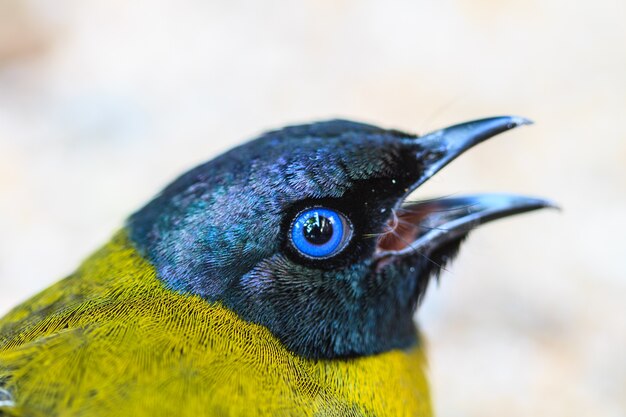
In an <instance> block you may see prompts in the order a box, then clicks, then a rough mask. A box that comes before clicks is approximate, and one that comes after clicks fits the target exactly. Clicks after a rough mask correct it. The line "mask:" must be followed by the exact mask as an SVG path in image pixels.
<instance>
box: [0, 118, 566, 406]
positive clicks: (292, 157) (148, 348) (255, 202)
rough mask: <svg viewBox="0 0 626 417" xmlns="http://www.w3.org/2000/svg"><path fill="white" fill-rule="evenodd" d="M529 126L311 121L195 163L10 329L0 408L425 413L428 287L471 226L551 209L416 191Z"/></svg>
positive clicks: (509, 121) (24, 309)
mask: <svg viewBox="0 0 626 417" xmlns="http://www.w3.org/2000/svg"><path fill="white" fill-rule="evenodd" d="M529 123H530V121H528V120H527V119H524V118H521V117H516V116H498V117H490V118H484V119H479V120H474V121H470V122H465V123H461V124H457V125H454V126H450V127H446V128H443V129H440V130H437V131H434V132H432V133H429V134H425V135H423V136H419V135H416V134H412V133H405V132H403V131H400V130H395V129H386V128H381V127H377V126H374V125H371V124H367V123H361V122H355V121H349V120H341V119H336V120H328V121H320V122H314V123H309V124H301V125H293V126H287V127H284V128H282V129H279V130H274V131H269V132H267V133H264V134H262V135H260V136H259V137H257V138H256V139H254V140H251V141H249V142H247V143H244V144H242V145H240V146H238V147H235V148H233V149H231V150H229V151H227V152H225V153H223V154H222V155H220V156H218V157H216V158H214V159H212V160H210V161H209V162H206V163H204V164H202V165H199V166H197V167H195V168H193V169H191V170H190V171H188V172H186V173H184V174H183V175H181V176H180V177H179V178H177V179H176V180H174V181H173V182H172V183H171V184H170V185H168V186H167V187H165V188H164V189H163V190H162V191H161V192H160V193H159V194H158V195H157V196H156V197H155V198H154V199H152V200H151V201H150V202H149V203H147V204H146V205H145V206H143V207H142V208H140V209H139V210H138V211H136V212H135V213H133V214H132V215H130V216H129V217H128V220H127V221H126V222H125V223H124V225H123V227H122V228H121V229H120V230H119V231H117V232H115V233H114V234H113V237H112V238H111V239H110V241H108V242H107V243H106V244H104V245H103V246H102V247H101V248H100V249H98V250H97V251H96V252H95V253H94V254H93V255H91V256H90V257H88V258H87V259H86V260H85V261H84V262H83V263H82V264H81V265H80V266H79V267H78V268H77V269H76V271H75V272H74V273H72V274H71V275H69V276H68V277H66V278H65V279H62V280H61V281H59V282H57V283H56V284H53V285H52V286H50V287H49V288H47V289H44V290H43V291H42V292H40V293H39V294H37V295H35V296H33V297H32V298H30V299H29V300H27V301H25V302H24V303H22V304H21V305H18V306H17V307H15V308H13V310H11V311H10V312H9V313H8V314H7V315H6V316H4V317H3V318H2V319H0V415H2V416H15V417H18V416H20V417H21V416H34V417H37V416H94V417H97V416H133V417H141V416H211V417H213V416H250V417H254V416H371V417H373V416H375V417H385V416H394V417H398V416H419V417H428V416H431V415H432V412H433V411H432V405H431V400H430V392H429V385H428V380H427V374H426V352H425V341H424V338H423V336H422V334H421V333H420V332H419V328H418V326H417V324H416V323H415V322H414V319H413V317H414V313H415V311H416V309H418V308H419V306H420V305H421V302H422V299H423V297H424V293H425V291H426V289H427V288H428V284H429V282H430V281H432V280H434V279H437V278H438V277H439V275H440V274H441V272H442V271H443V270H445V268H446V265H447V264H448V263H449V262H450V261H451V260H452V259H453V258H454V257H455V256H456V255H457V253H458V251H459V247H460V245H461V243H462V242H463V241H464V240H465V238H466V237H467V236H468V234H469V233H470V232H471V231H472V230H473V229H474V228H476V227H477V226H479V225H481V224H484V223H486V222H489V221H491V220H495V219H499V218H502V217H506V216H510V215H513V214H518V213H523V212H528V211H532V210H537V209H541V208H549V207H555V204H554V203H552V202H551V201H549V200H546V199H542V198H535V197H527V196H521V195H514V194H468V195H453V196H448V197H437V198H432V199H427V200H426V199H425V200H413V199H412V197H409V196H410V194H412V192H413V191H415V190H416V189H418V188H419V187H420V186H421V185H422V184H423V183H424V182H426V181H427V180H428V179H430V178H431V177H432V176H433V175H435V174H436V173H437V172H438V171H439V170H441V169H442V168H443V167H444V166H446V165H447V164H448V163H449V162H451V161H452V160H454V159H455V158H456V157H458V156H459V155H461V154H462V153H464V152H465V151H466V150H468V149H470V148H473V147H474V146H475V145H477V144H479V143H481V142H483V141H485V140H487V139H489V138H491V137H493V136H496V135H498V134H500V133H503V132H505V131H508V130H510V129H513V128H515V127H518V126H522V125H527V124H529Z"/></svg>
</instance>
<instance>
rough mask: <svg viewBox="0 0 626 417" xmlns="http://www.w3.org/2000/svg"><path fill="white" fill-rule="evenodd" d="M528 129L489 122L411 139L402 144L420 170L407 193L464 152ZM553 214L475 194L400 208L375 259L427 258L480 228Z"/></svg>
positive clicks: (541, 203)
mask: <svg viewBox="0 0 626 417" xmlns="http://www.w3.org/2000/svg"><path fill="white" fill-rule="evenodd" d="M527 124H531V122H530V121H529V120H527V119H523V118H521V117H514V116H502V117H493V118H488V119H481V120H475V121H472V122H467V123H462V124H459V125H455V126H452V127H448V128H445V129H441V130H438V131H436V132H433V133H430V134H428V135H425V136H421V137H418V138H415V139H406V143H407V145H409V146H410V147H411V150H412V152H415V157H416V158H417V162H418V163H419V164H421V166H422V170H421V171H420V172H421V174H420V176H419V178H418V179H417V181H415V183H414V184H413V186H412V187H411V188H410V189H409V191H412V190H414V189H416V188H417V187H419V186H420V185H421V184H423V183H424V182H425V181H427V180H428V179H429V178H430V177H432V176H433V175H434V174H435V173H437V172H438V171H439V170H440V169H442V168H443V167H444V166H446V165H447V164H448V163H449V162H450V161H452V160H453V159H455V158H456V157H457V156H459V155H461V154H462V153H463V152H465V151H466V150H468V149H470V148H472V147H473V146H475V145H477V144H478V143H481V142H483V141H485V140H487V139H489V138H491V137H493V136H495V135H497V134H499V133H502V132H505V131H507V130H510V129H513V128H515V127H518V126H522V125H527ZM545 207H551V208H558V207H557V206H556V205H555V204H554V203H552V202H550V201H548V200H544V199H540V198H533V197H525V196H519V195H510V194H479V195H469V196H463V197H452V198H440V199H434V200H428V201H422V202H417V203H408V204H404V205H403V206H402V207H401V208H398V209H397V210H396V212H395V218H394V219H392V221H390V223H389V224H388V226H387V227H388V230H387V231H388V232H391V233H387V234H386V235H385V237H383V238H382V239H381V240H380V241H379V245H378V252H379V256H388V255H402V254H409V253H414V252H415V251H419V252H420V253H423V254H424V253H429V252H431V251H432V250H434V249H436V248H438V247H440V246H442V245H444V244H445V243H447V242H450V241H452V240H455V239H459V238H461V237H463V236H465V235H466V234H467V233H468V232H470V231H471V230H472V229H473V228H475V227H477V226H478V225H481V224H484V223H486V222H489V221H492V220H496V219H499V218H502V217H506V216H511V215H514V214H519V213H524V212H528V211H532V210H537V209H540V208H545Z"/></svg>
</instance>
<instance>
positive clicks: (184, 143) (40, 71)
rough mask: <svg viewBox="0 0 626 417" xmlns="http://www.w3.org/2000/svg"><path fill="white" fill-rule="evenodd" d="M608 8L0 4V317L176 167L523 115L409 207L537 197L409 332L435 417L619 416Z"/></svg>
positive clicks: (622, 257) (521, 3)
mask: <svg viewBox="0 0 626 417" xmlns="http://www.w3.org/2000/svg"><path fill="white" fill-rule="evenodd" d="M625 22H626V2H624V1H623V0H595V1H582V2H572V1H568V0H546V1H540V0H512V1H501V0H474V1H471V0H437V1H435V0H431V1H409V0H406V1H384V2H383V1H372V0H365V1H364V0H334V1H329V0H323V1H322V0H316V1H314V0H306V1H298V2H287V1H264V2H258V1H257V2H253V1H239V0H235V1H228V2H227V1H201V0H183V1H174V0H149V1H148V0H137V1H133V2H128V1H121V0H106V1H89V2H85V1H79V0H58V1H54V2H49V1H37V0H0V313H3V312H6V311H7V310H8V309H9V308H10V307H12V306H13V305H15V304H16V303H17V302H19V301H21V300H23V299H25V298H26V297H27V296H29V295H31V294H33V293H34V292H35V291H38V290H39V289H41V288H44V287H45V286H47V285H48V284H50V283H52V282H54V281H56V280H57V279H59V278H60V277H62V276H64V275H66V274H68V273H70V272H71V271H72V270H73V269H74V268H75V267H76V265H77V264H78V262H79V261H80V260H81V259H82V258H84V257H85V256H86V255H88V254H89V253H90V252H91V251H93V250H94V249H96V248H97V247H98V246H99V245H100V244H102V243H103V242H105V241H106V240H107V238H108V237H109V236H110V235H111V234H112V233H113V232H114V231H115V230H116V229H117V228H119V227H120V225H121V224H122V222H123V221H124V218H125V217H126V216H127V215H128V214H129V213H130V212H131V211H133V210H134V209H136V208H138V207H139V206H140V205H141V204H142V203H144V202H146V200H147V199H148V198H150V197H151V196H152V195H153V194H155V193H156V192H157V191H158V190H159V189H160V188H161V187H163V186H164V185H165V184H166V183H167V182H168V181H169V180H171V179H172V178H173V177H174V176H175V175H177V174H179V173H181V172H182V171H183V170H185V169H187V168H189V167H191V166H193V165H194V164H197V163H200V162H202V161H205V160H207V159H209V158H211V157H213V156H215V155H216V154H217V153H218V152H221V151H223V150H226V149H228V148H230V147H231V146H233V145H235V144H238V143H241V142H242V141H244V140H246V139H248V138H250V137H252V136H254V135H255V134H258V133H259V132H261V131H264V130H266V129H269V128H276V127H279V126H281V125H283V124H287V123H295V122H302V121H310V120H314V119H323V118H329V117H338V116H339V117H347V118H354V119H358V120H363V121H367V122H372V123H376V124H380V125H383V126H387V127H394V128H399V129H405V130H409V131H414V132H418V133H424V132H427V131H429V130H431V129H435V128H438V127H442V126H446V125H448V124H451V123H455V122H460V121H465V120H469V119H472V118H478V117H484V116H490V115H499V114H519V115H523V116H526V117H529V118H532V119H534V120H535V122H536V124H535V125H534V126H531V127H528V128H526V127H525V128H523V129H518V130H516V131H514V132H510V133H507V134H506V135H503V136H502V137H499V138H498V139H495V140H493V141H490V142H488V143H486V144H483V145H481V146H479V147H478V148H476V149H474V150H472V151H471V152H469V153H468V154H466V155H464V156H463V157H462V158H460V159H459V160H457V161H456V162H455V163H454V164H452V165H451V166H449V167H448V168H446V169H445V170H444V171H443V172H441V173H440V174H438V175H437V176H436V177H435V178H434V179H433V180H432V181H430V182H429V183H428V184H427V185H426V186H424V187H422V188H421V189H420V190H419V191H418V192H417V194H416V198H420V197H432V196H437V195H441V194H446V195H447V194H459V193H463V192H479V191H511V192H520V193H527V194H535V195H539V196H545V197H549V198H552V199H553V200H555V201H557V202H558V203H560V204H561V205H562V206H563V208H564V210H563V211H562V212H561V213H558V212H556V211H544V212H537V213H533V214H529V215H525V216H520V217H516V218H511V219H509V220H506V221H501V222H497V223H494V224H490V225H488V226H485V227H483V228H481V229H480V230H479V231H476V232H475V233H474V234H473V236H471V238H470V239H469V241H468V242H467V244H465V246H464V248H463V250H462V251H461V255H460V257H459V258H458V260H457V261H456V262H455V264H454V265H452V266H451V267H450V268H449V269H450V272H449V273H447V274H445V275H444V276H443V278H442V280H441V282H440V284H439V285H438V286H433V287H432V288H431V289H430V291H429V294H428V296H427V298H426V301H425V303H424V305H423V307H422V308H421V309H420V311H419V312H418V317H417V318H418V320H419V322H420V323H421V326H422V329H423V331H424V333H425V334H426V336H427V337H428V341H429V351H430V354H429V357H430V361H429V372H430V375H431V380H432V389H433V396H434V402H435V407H436V410H437V413H438V415H439V416H443V417H456V416H477V417H478V416H480V417H485V416H487V417H488V416H529V415H542V416H607V417H608V416H616V417H617V416H624V415H626V353H625V352H626V215H625V214H626V192H625V191H626V169H625V165H626V24H625Z"/></svg>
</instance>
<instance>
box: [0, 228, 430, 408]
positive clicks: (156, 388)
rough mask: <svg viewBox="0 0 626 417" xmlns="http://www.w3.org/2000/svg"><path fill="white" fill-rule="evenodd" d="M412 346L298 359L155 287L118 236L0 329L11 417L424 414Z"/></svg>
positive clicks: (425, 402) (227, 318)
mask: <svg viewBox="0 0 626 417" xmlns="http://www.w3.org/2000/svg"><path fill="white" fill-rule="evenodd" d="M424 365H425V364H424V357H423V354H422V352H421V350H420V349H419V348H413V349H411V350H410V351H400V350H394V351H390V352H387V353H383V354H379V355H374V356H369V357H363V358H357V359H348V360H332V361H329V360H307V359H303V358H301V357H299V356H297V355H295V354H293V353H291V352H290V351H288V350H287V349H285V348H284V347H283V345H282V344H281V343H280V342H279V341H278V340H277V339H276V338H275V337H274V336H273V335H272V334H271V333H270V332H269V331H268V330H267V329H266V328H265V327H263V326H260V325H256V324H252V323H248V322H245V321H243V320H241V319H240V318H239V317H238V316H237V315H236V314H235V313H233V312H232V311H230V310H228V309H226V308H225V307H223V306H221V305H220V304H215V303H213V304H211V303H209V302H207V301H205V300H204V299H202V298H200V297H197V296H190V295H184V294H179V293H176V292H174V291H171V290H169V289H167V288H165V287H164V286H163V284H162V283H161V282H160V281H159V280H158V279H157V278H156V274H155V270H154V268H153V267H152V266H151V265H150V264H149V263H147V262H146V261H145V260H144V259H143V258H142V257H141V256H139V254H138V253H137V252H136V251H135V250H134V249H133V247H132V245H131V244H130V243H129V241H128V239H127V236H126V233H125V232H120V233H118V234H117V235H116V236H115V237H114V238H113V239H112V241H111V242H110V243H108V244H107V245H106V246H104V247H103V248H102V249H101V250H100V251H98V252H97V253H95V254H94V255H93V256H92V257H91V258H89V259H88V260H87V261H86V262H85V263H84V264H83V265H82V266H81V267H80V268H79V269H78V271H77V272H76V273H75V274H73V275H71V276H70V277H68V278H66V279H65V280H63V281H61V282H59V283H57V284H56V285H54V286H52V287H50V288H49V289H47V290H45V291H44V292H42V293H40V294H39V295H37V296H35V297H33V298H32V299H30V300H29V301H27V302H25V303H24V304H22V305H21V306H18V307H17V308H15V309H14V310H13V311H12V312H11V313H9V315H7V316H6V317H5V318H3V319H2V321H0V382H3V384H4V388H5V389H7V390H8V391H9V392H11V393H12V395H13V397H14V401H15V406H14V407H5V408H4V409H3V408H1V407H0V415H3V413H4V415H13V416H55V415H59V416H79V415H89V416H117V415H128V416H136V417H140V416H159V415H163V416H265V415H274V416H378V417H383V416H430V415H431V410H430V402H429V395H428V385H427V382H426V378H425V374H424Z"/></svg>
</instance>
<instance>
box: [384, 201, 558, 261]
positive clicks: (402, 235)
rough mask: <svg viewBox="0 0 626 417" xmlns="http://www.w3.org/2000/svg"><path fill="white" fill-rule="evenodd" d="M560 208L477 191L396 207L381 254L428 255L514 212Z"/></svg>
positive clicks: (549, 203) (552, 204)
mask: <svg viewBox="0 0 626 417" xmlns="http://www.w3.org/2000/svg"><path fill="white" fill-rule="evenodd" d="M541 208H558V206H557V205H556V204H554V203H553V202H551V201H548V200H544V199H540V198H533V197H525V196H520V195H514V194H475V195H468V196H463V197H451V198H441V199H434V200H428V201H423V202H417V203H410V204H407V205H404V206H403V207H402V208H400V209H398V210H397V213H396V216H395V218H394V219H393V220H392V221H391V222H390V224H389V225H388V227H389V229H388V231H387V232H388V233H385V234H384V235H383V237H382V238H381V240H380V242H379V253H380V255H401V254H404V253H410V252H414V251H419V252H420V253H423V254H428V253H429V252H432V251H433V250H435V249H437V248H438V247H441V246H442V245H445V244H446V243H448V242H451V241H453V240H456V239H459V238H462V237H463V236H465V235H467V234H468V233H469V232H470V231H471V230H472V229H474V228H476V227H477V226H479V225H481V224H484V223H487V222H490V221H492V220H497V219H500V218H503V217H507V216H512V215H514V214H520V213H525V212H528V211H533V210H538V209H541Z"/></svg>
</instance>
